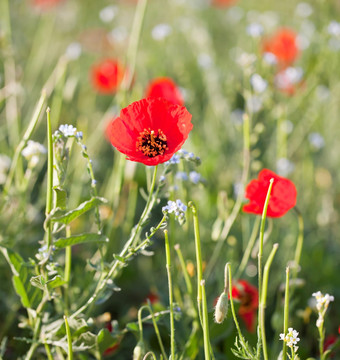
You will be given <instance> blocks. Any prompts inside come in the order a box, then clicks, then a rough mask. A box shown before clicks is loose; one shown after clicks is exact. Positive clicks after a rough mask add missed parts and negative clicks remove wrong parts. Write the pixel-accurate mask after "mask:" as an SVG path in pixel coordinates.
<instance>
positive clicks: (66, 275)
mask: <svg viewBox="0 0 340 360" xmlns="http://www.w3.org/2000/svg"><path fill="white" fill-rule="evenodd" d="M70 236H71V228H70V226H66V237H70ZM71 265H72V247H71V246H66V248H65V270H64V281H65V313H66V315H68V310H69V300H70V294H69V288H70V279H71Z"/></svg>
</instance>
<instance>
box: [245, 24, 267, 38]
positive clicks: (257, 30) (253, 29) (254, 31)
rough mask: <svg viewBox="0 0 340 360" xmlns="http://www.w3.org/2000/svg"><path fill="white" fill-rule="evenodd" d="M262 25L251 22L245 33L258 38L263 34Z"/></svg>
mask: <svg viewBox="0 0 340 360" xmlns="http://www.w3.org/2000/svg"><path fill="white" fill-rule="evenodd" d="M263 31H264V30H263V26H262V25H261V24H259V23H256V22H254V23H251V24H249V25H248V26H247V34H248V35H250V36H251V37H253V38H258V37H260V36H261V35H262V34H263Z"/></svg>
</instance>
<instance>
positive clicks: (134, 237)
mask: <svg viewBox="0 0 340 360" xmlns="http://www.w3.org/2000/svg"><path fill="white" fill-rule="evenodd" d="M156 179H157V166H155V168H154V174H153V177H152V183H151V186H150V190H149V197H148V200H147V202H146V205H145V208H144V211H143V213H142V215H141V217H140V219H139V221H138V224H137V225H136V226H135V227H134V228H133V230H132V233H131V236H130V238H129V239H128V241H127V242H126V244H125V245H124V247H123V249H122V251H121V252H120V253H119V257H125V256H126V255H127V254H128V253H129V251H130V249H131V248H133V247H134V246H136V242H137V241H138V239H139V235H140V231H141V228H142V225H143V224H144V223H145V220H146V219H147V217H148V216H149V214H150V211H151V210H152V207H153V205H154V203H155V202H156V199H157V196H158V191H159V188H157V189H156V191H154V190H155V184H156ZM165 220H166V218H165V217H163V219H162V220H161V221H160V223H159V224H158V225H157V227H156V228H155V231H156V230H157V229H159V228H160V227H161V226H162V224H163V223H164V222H165ZM155 231H153V232H152V235H153V234H154V233H155ZM150 237H151V235H150V236H148V238H150ZM121 265H122V264H121V262H120V261H119V260H115V261H114V262H113V264H112V266H111V268H110V270H109V272H108V273H107V274H106V275H105V276H102V277H101V278H100V279H99V281H98V284H97V287H96V289H95V291H94V293H93V295H92V296H91V297H90V298H89V299H88V301H87V302H86V303H85V304H84V305H83V306H81V307H80V308H79V309H78V310H77V311H76V312H75V313H73V314H72V315H71V317H72V318H74V317H75V316H77V315H79V314H80V313H82V312H83V311H85V310H86V309H87V308H88V307H89V306H90V305H91V304H92V303H93V302H94V301H95V300H96V299H97V297H98V296H99V295H100V294H101V292H102V291H103V289H104V288H105V285H106V282H107V281H108V280H109V279H110V278H111V277H112V275H113V274H114V273H115V271H116V270H117V269H118V268H119V266H121Z"/></svg>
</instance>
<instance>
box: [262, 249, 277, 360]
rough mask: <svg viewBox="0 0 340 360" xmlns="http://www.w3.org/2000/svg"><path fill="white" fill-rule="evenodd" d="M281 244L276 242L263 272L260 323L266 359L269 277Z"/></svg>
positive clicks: (266, 359)
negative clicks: (266, 312)
mask: <svg viewBox="0 0 340 360" xmlns="http://www.w3.org/2000/svg"><path fill="white" fill-rule="evenodd" d="M278 247H279V244H274V245H273V249H272V251H271V253H270V254H269V257H268V260H267V262H266V265H265V267H264V272H263V287H262V291H261V298H260V304H259V325H260V331H261V338H262V349H263V357H264V360H268V350H267V340H266V329H265V309H266V304H267V290H268V278H269V270H270V266H271V264H272V262H273V259H274V256H275V253H276V251H277V248H278Z"/></svg>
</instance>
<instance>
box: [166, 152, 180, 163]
mask: <svg viewBox="0 0 340 360" xmlns="http://www.w3.org/2000/svg"><path fill="white" fill-rule="evenodd" d="M180 159H181V158H180V156H179V155H177V154H174V155H173V157H172V158H171V159H170V160H169V161H167V162H166V163H165V164H167V165H169V164H179V161H180Z"/></svg>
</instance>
